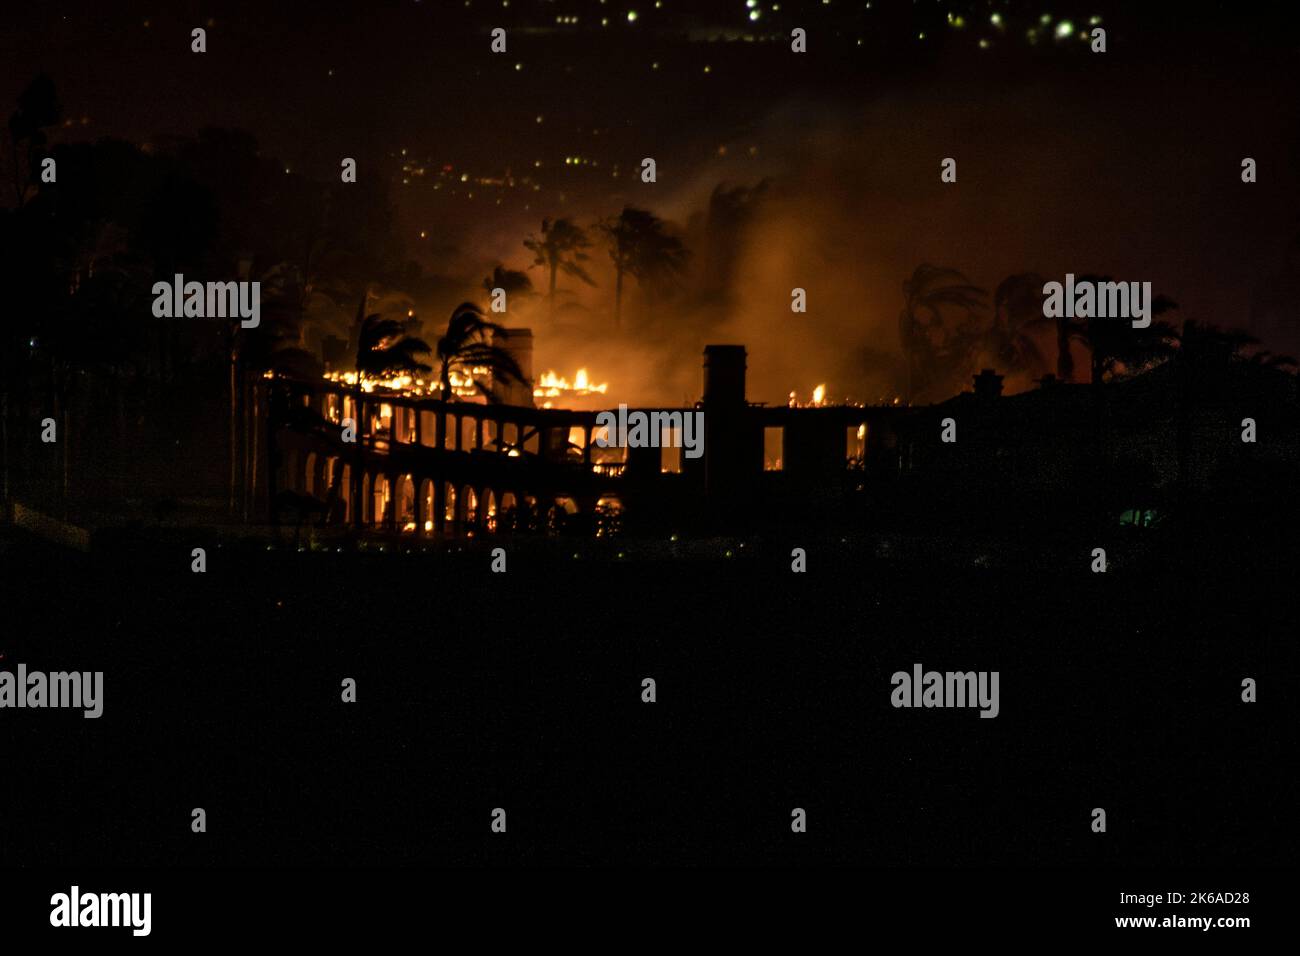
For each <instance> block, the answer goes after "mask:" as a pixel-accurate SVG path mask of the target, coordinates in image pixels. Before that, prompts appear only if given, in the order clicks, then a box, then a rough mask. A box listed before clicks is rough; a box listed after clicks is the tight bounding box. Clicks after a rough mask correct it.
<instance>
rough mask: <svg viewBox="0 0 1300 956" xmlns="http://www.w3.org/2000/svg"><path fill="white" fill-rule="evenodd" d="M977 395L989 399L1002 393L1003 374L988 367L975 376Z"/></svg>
mask: <svg viewBox="0 0 1300 956" xmlns="http://www.w3.org/2000/svg"><path fill="white" fill-rule="evenodd" d="M974 381H975V397H976V398H978V399H980V400H982V401H989V400H991V399H994V398H997V397H998V396H999V395H1001V394H1002V376H1001V375H999V374H998V373H997V372H995V371H993V369H991V368H986V369H984V371H982V372H980V373H979V374H978V375H976V376H974Z"/></svg>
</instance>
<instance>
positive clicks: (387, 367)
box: [352, 290, 433, 527]
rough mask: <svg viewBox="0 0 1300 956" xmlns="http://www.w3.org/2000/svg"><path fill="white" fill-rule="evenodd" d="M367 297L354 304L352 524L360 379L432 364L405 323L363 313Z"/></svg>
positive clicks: (357, 500)
mask: <svg viewBox="0 0 1300 956" xmlns="http://www.w3.org/2000/svg"><path fill="white" fill-rule="evenodd" d="M369 298H370V292H369V290H367V291H366V292H365V293H363V294H362V296H361V302H360V303H359V304H358V306H357V317H356V327H357V352H356V357H355V359H354V360H353V363H352V364H353V369H354V370H355V372H356V376H357V381H356V385H355V387H354V390H353V395H354V396H355V398H354V405H355V408H354V413H355V415H356V420H355V421H356V429H357V435H356V437H357V441H356V464H355V467H353V469H352V502H353V505H352V513H353V517H354V523H355V524H356V525H357V526H358V527H360V525H361V511H362V508H361V504H362V502H361V487H362V485H361V450H362V449H361V437H362V434H363V433H364V428H363V425H362V412H361V401H362V397H363V396H364V394H365V390H364V389H363V388H362V384H361V383H362V378H363V377H369V378H384V377H387V376H392V375H403V374H410V373H414V372H431V371H433V367H432V366H430V365H426V364H425V363H423V362H421V361H420V360H419V359H418V358H416V356H417V355H419V354H421V353H427V352H430V351H432V350H431V349H430V348H429V345H428V343H427V342H425V341H424V340H423V339H418V338H415V337H413V336H409V335H407V334H406V329H407V322H406V320H404V319H389V318H384V316H383V315H382V314H380V313H377V312H372V313H370V314H366V302H367V301H368V300H369Z"/></svg>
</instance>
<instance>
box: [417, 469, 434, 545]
mask: <svg viewBox="0 0 1300 956" xmlns="http://www.w3.org/2000/svg"><path fill="white" fill-rule="evenodd" d="M433 489H434V484H433V482H432V481H430V480H429V479H428V478H426V479H424V481H422V482H420V514H421V515H422V516H423V518H424V528H423V532H424V534H433V502H434V493H433Z"/></svg>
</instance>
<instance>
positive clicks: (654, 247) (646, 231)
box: [598, 206, 687, 327]
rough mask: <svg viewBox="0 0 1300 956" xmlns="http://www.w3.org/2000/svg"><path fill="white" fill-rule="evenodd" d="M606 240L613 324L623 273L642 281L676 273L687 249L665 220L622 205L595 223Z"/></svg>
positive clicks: (618, 316)
mask: <svg viewBox="0 0 1300 956" xmlns="http://www.w3.org/2000/svg"><path fill="white" fill-rule="evenodd" d="M598 228H599V229H600V231H601V232H603V233H604V234H605V237H606V238H607V239H608V241H609V257H610V259H612V260H613V261H614V277H615V279H614V325H615V326H616V327H617V326H619V325H622V323H623V276H624V275H631V276H633V277H635V278H636V280H637V282H639V283H645V282H651V281H655V280H658V279H663V278H666V277H667V276H670V275H673V274H675V273H679V272H681V271H682V269H683V268H685V265H686V257H687V252H686V249H685V248H684V247H683V246H682V243H681V240H680V239H678V238H677V237H676V236H673V235H670V234H669V233H668V231H667V229H666V223H665V222H664V221H663V220H662V219H660V218H659V217H658V216H656V215H655V214H654V213H652V212H650V211H648V210H645V209H637V208H635V207H633V206H624V207H623V211H622V212H621V213H619V214H618V215H617V216H612V217H610V218H609V219H606V220H605V221H604V222H602V223H601V224H600V225H599V227H598Z"/></svg>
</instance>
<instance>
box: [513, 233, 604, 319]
mask: <svg viewBox="0 0 1300 956" xmlns="http://www.w3.org/2000/svg"><path fill="white" fill-rule="evenodd" d="M590 246H591V240H590V239H588V238H587V233H586V230H584V229H582V228H581V227H580V226H578V225H577V224H576V223H574V222H573V220H572V219H566V218H560V219H549V218H548V219H543V220H542V235H541V238H538V237H537V236H529V237H528V238H527V239H525V240H524V247H525V248H527V249H528V251H529V252H531V253H532V254H533V256H534V259H533V266H541V267H543V268H545V269H547V270H548V272H549V274H550V285H549V291H548V293H547V298H548V300H549V302H550V314H551V317H552V318H554V317H555V277H556V275H557V274H558V273H560V272H563V273H564V274H565V275H571V276H575V277H577V278H578V279H581V280H582V281H583V282H585V283H587V285H590V286H594V285H595V284H596V283H595V282H594V281H593V280H592V278H591V276H589V275H588V274H587V270H586V269H584V268H583V266H582V263H584V262H586V261H587V259H588V258H589V256H588V255H587V253H586V252H585V251H584V250H586V249H587V248H589V247H590Z"/></svg>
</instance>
